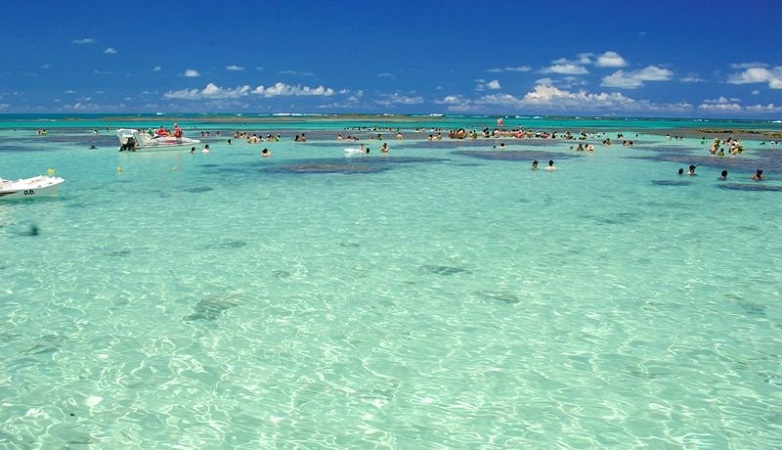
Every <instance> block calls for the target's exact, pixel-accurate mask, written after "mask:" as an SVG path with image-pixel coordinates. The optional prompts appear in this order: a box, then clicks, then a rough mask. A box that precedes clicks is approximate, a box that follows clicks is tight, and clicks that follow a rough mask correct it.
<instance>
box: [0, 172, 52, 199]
mask: <svg viewBox="0 0 782 450" xmlns="http://www.w3.org/2000/svg"><path fill="white" fill-rule="evenodd" d="M63 181H65V180H63V179H62V178H60V177H49V176H45V175H39V176H37V177H32V178H23V179H19V180H15V181H13V180H4V179H2V178H0V199H14V198H33V197H43V196H50V195H57V190H58V189H59V188H60V185H61V184H62V182H63Z"/></svg>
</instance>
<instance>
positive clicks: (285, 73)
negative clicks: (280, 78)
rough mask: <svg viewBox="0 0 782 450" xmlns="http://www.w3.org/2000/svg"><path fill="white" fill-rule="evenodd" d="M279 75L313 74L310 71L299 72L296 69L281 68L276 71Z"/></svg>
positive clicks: (312, 75)
mask: <svg viewBox="0 0 782 450" xmlns="http://www.w3.org/2000/svg"><path fill="white" fill-rule="evenodd" d="M278 73H279V74H280V75H293V76H300V77H314V76H315V74H314V73H312V72H300V71H298V70H281V71H279V72H278Z"/></svg>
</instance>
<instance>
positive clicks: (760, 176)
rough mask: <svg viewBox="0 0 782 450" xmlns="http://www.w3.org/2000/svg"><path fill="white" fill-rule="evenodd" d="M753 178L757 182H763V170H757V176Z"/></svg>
mask: <svg viewBox="0 0 782 450" xmlns="http://www.w3.org/2000/svg"><path fill="white" fill-rule="evenodd" d="M751 178H752V179H753V180H755V181H763V169H758V170H756V171H755V175H752V177H751Z"/></svg>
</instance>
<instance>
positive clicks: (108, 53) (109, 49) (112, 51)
mask: <svg viewBox="0 0 782 450" xmlns="http://www.w3.org/2000/svg"><path fill="white" fill-rule="evenodd" d="M103 53H106V54H107V55H114V54H116V53H117V50H116V49H114V47H109V48H107V49H106V50H103Z"/></svg>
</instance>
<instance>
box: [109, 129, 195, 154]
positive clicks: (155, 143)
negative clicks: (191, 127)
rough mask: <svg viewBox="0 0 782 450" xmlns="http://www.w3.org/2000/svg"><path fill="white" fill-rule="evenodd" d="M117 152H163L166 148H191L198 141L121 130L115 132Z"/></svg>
mask: <svg viewBox="0 0 782 450" xmlns="http://www.w3.org/2000/svg"><path fill="white" fill-rule="evenodd" d="M117 137H118V138H119V145H120V147H119V151H121V152H122V151H130V152H135V151H136V150H165V149H168V148H177V147H184V146H186V145H190V146H193V145H195V144H198V143H200V142H201V141H199V140H198V139H190V138H186V137H176V136H152V135H151V134H149V133H146V132H143V131H141V130H134V129H130V128H121V129H119V130H117Z"/></svg>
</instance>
